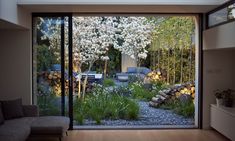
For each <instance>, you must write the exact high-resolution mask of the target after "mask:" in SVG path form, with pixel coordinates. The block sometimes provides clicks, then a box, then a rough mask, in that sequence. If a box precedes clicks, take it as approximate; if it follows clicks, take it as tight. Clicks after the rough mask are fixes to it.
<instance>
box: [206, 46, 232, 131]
mask: <svg viewBox="0 0 235 141" xmlns="http://www.w3.org/2000/svg"><path fill="white" fill-rule="evenodd" d="M234 60H235V50H233V49H222V50H206V51H204V52H203V128H204V129H209V128H210V104H213V103H215V96H214V90H216V89H220V90H224V89H228V88H235V87H234V86H235V84H233V81H234V79H233V78H235V76H234V75H233V73H234V72H233V70H235V68H234V65H235V64H234ZM232 76H233V77H232Z"/></svg>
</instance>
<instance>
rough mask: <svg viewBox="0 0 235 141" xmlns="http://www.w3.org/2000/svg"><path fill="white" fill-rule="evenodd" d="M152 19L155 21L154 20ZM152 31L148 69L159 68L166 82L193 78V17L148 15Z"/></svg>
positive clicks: (180, 81) (185, 80)
mask: <svg viewBox="0 0 235 141" xmlns="http://www.w3.org/2000/svg"><path fill="white" fill-rule="evenodd" d="M154 21H155V22H154ZM149 22H154V23H156V24H155V30H154V31H153V34H152V36H153V37H152V38H153V40H152V43H151V47H150V48H149V50H148V51H149V52H150V63H151V69H152V70H160V72H161V74H162V75H161V76H162V78H164V79H163V81H164V82H165V83H168V84H177V83H186V82H191V81H194V80H195V75H194V74H195V43H194V42H195V24H194V19H193V17H187V16H185V17H177V16H174V17H165V18H164V17H162V18H160V19H155V18H153V17H152V18H150V19H149Z"/></svg>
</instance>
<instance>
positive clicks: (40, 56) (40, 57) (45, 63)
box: [35, 45, 56, 71]
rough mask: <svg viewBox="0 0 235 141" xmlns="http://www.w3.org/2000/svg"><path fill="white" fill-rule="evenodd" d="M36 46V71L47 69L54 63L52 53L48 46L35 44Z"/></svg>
mask: <svg viewBox="0 0 235 141" xmlns="http://www.w3.org/2000/svg"><path fill="white" fill-rule="evenodd" d="M35 48H37V71H47V70H48V69H50V68H51V66H52V64H53V63H56V60H55V56H54V54H53V53H52V52H51V51H50V50H49V49H48V46H46V45H41V46H35Z"/></svg>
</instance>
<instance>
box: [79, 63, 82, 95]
mask: <svg viewBox="0 0 235 141" xmlns="http://www.w3.org/2000/svg"><path fill="white" fill-rule="evenodd" d="M78 67H79V68H78V73H79V75H80V77H79V80H78V98H81V78H82V75H81V73H82V71H81V67H82V64H79V65H78Z"/></svg>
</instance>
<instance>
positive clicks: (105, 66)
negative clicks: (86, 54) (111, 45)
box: [104, 60, 108, 79]
mask: <svg viewBox="0 0 235 141" xmlns="http://www.w3.org/2000/svg"><path fill="white" fill-rule="evenodd" d="M107 65H108V60H105V62H104V79H105V78H106V75H107Z"/></svg>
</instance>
